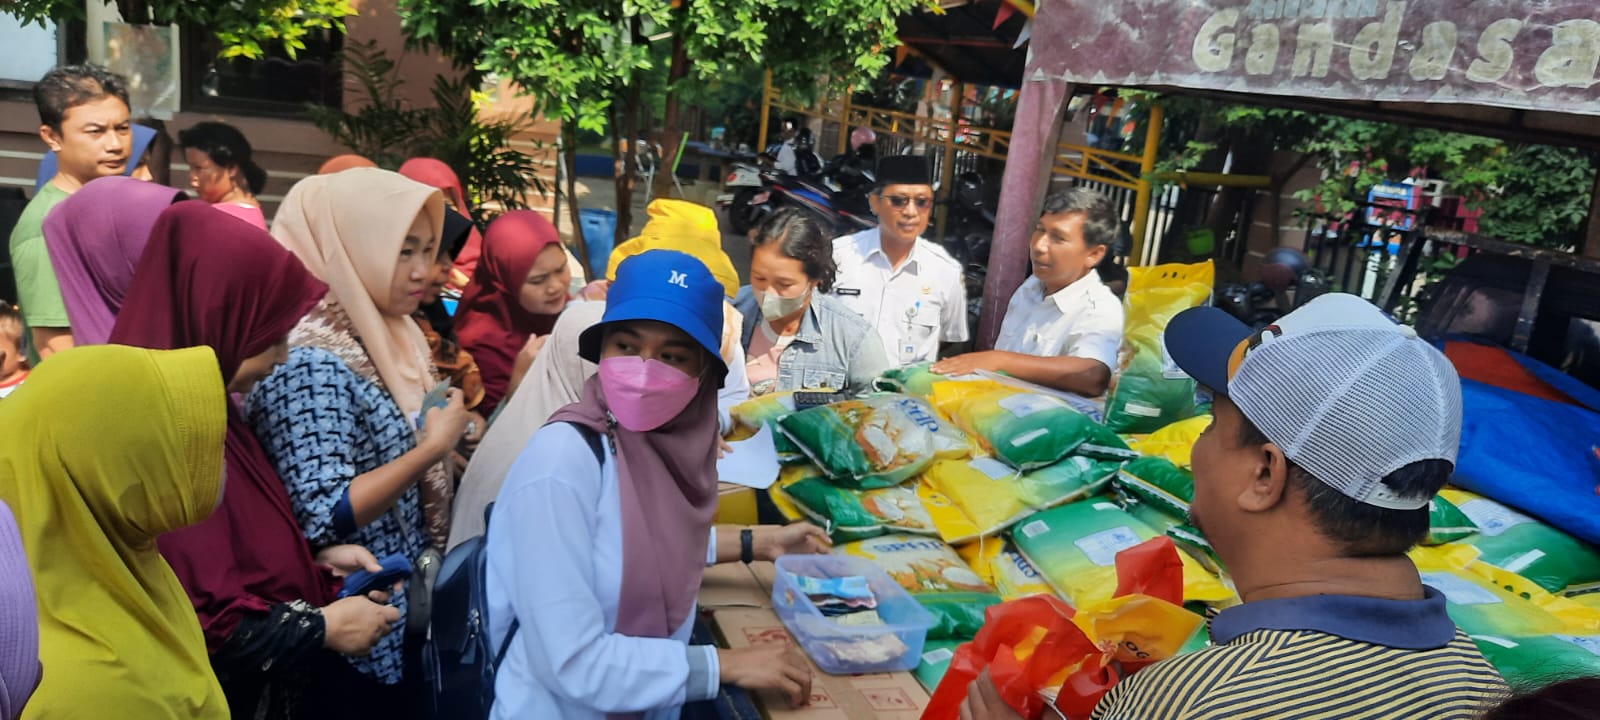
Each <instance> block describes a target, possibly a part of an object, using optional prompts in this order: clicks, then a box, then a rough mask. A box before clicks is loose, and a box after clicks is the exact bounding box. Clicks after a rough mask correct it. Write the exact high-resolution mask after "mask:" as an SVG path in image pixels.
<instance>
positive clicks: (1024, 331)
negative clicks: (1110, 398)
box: [994, 270, 1123, 375]
mask: <svg viewBox="0 0 1600 720" xmlns="http://www.w3.org/2000/svg"><path fill="white" fill-rule="evenodd" d="M1122 324H1123V314H1122V301H1121V300H1118V299H1117V296H1116V295H1115V294H1114V293H1112V292H1111V289H1110V288H1107V287H1106V285H1105V283H1103V282H1101V281H1100V273H1098V272H1095V271H1094V270H1090V271H1089V274H1088V275H1085V276H1083V277H1082V278H1079V279H1078V281H1077V282H1075V283H1073V284H1071V285H1068V286H1066V287H1064V288H1062V289H1060V290H1058V291H1056V293H1055V294H1053V295H1048V296H1047V295H1045V294H1044V283H1042V282H1039V278H1037V277H1031V276H1030V277H1029V278H1028V279H1027V280H1026V281H1025V282H1023V283H1022V287H1019V288H1017V291H1016V292H1015V293H1013V294H1012V295H1011V304H1010V305H1008V306H1006V319H1005V321H1004V322H1002V323H1001V324H1000V337H998V338H996V339H995V344H994V349H996V350H1004V351H1006V352H1014V353H1022V354H1024V355H1037V356H1039V357H1062V356H1067V357H1080V358H1088V359H1090V360H1099V361H1100V362H1101V363H1104V364H1105V366H1106V368H1108V369H1110V370H1111V373H1112V374H1113V375H1115V374H1116V372H1117V352H1118V351H1119V350H1120V348H1121V347H1122Z"/></svg>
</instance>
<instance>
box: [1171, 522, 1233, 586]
mask: <svg viewBox="0 0 1600 720" xmlns="http://www.w3.org/2000/svg"><path fill="white" fill-rule="evenodd" d="M1167 537H1169V538H1172V544H1174V545H1177V546H1178V549H1179V550H1182V551H1184V552H1186V553H1189V557H1192V558H1194V559H1195V560H1196V561H1198V562H1199V563H1200V566H1201V567H1203V568H1205V569H1206V570H1207V571H1209V572H1211V573H1213V574H1216V575H1221V574H1223V573H1224V572H1226V570H1227V568H1226V567H1225V566H1224V565H1223V564H1222V558H1221V557H1219V556H1218V555H1217V549H1216V548H1214V547H1211V541H1210V540H1207V539H1206V536H1205V533H1202V532H1200V529H1199V528H1196V527H1195V526H1193V525H1186V524H1180V525H1173V526H1171V527H1169V528H1167Z"/></svg>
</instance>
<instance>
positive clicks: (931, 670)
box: [913, 640, 965, 693]
mask: <svg viewBox="0 0 1600 720" xmlns="http://www.w3.org/2000/svg"><path fill="white" fill-rule="evenodd" d="M963 642H965V641H963V640H929V641H927V642H925V643H923V645H922V662H919V663H917V669H916V670H914V671H913V673H914V674H915V675H916V676H917V683H918V684H920V685H922V689H924V690H927V691H928V692H929V693H932V692H933V691H934V690H936V689H938V687H939V681H940V680H943V679H944V674H945V673H946V672H949V671H950V661H951V660H954V659H955V657H956V648H959V647H961V644H962V643H963Z"/></svg>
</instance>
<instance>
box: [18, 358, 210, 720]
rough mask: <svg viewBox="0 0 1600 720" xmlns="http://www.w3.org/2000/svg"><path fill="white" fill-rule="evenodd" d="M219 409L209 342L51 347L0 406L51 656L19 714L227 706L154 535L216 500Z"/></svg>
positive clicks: (123, 714) (155, 715)
mask: <svg viewBox="0 0 1600 720" xmlns="http://www.w3.org/2000/svg"><path fill="white" fill-rule="evenodd" d="M108 369H111V370H108ZM227 408H228V403H227V395H226V394H225V391H224V390H223V385H222V371H221V369H220V368H219V367H218V365H217V358H216V355H215V354H213V353H212V351H211V349H210V348H191V349H188V350H171V351H153V350H140V349H134V348H128V347H121V346H116V345H102V346H97V347H83V348H78V349H75V350H69V351H67V352H64V353H61V354H60V355H57V356H55V357H52V358H51V359H50V362H48V363H45V364H43V365H41V366H40V367H39V369H38V370H35V371H33V375H31V376H30V377H29V378H28V382H27V384H26V385H24V386H23V387H22V388H21V389H19V390H17V391H16V392H15V393H13V394H12V395H11V396H10V397H8V398H6V400H5V402H4V403H3V404H0V427H4V428H5V429H6V430H5V432H4V433H0V500H3V501H4V502H5V503H6V504H7V505H10V506H11V508H12V509H13V510H14V512H15V514H16V519H17V526H18V529H19V530H20V531H21V535H22V544H23V547H25V548H26V549H27V554H28V563H29V565H30V566H31V567H32V569H33V577H34V582H35V589H36V592H37V596H38V603H39V614H38V622H39V660H40V662H42V663H43V665H44V677H43V682H42V683H40V685H39V689H38V691H37V692H36V693H34V695H33V698H32V699H31V700H29V701H28V704H27V708H26V709H25V711H24V717H27V718H30V719H38V720H47V719H49V718H141V719H145V720H151V719H156V720H158V719H161V718H173V719H176V718H219V719H225V718H227V717H228V701H227V699H226V698H224V697H223V694H222V687H221V685H219V684H218V683H217V678H216V675H214V674H213V673H212V670H211V662H210V659H209V658H208V657H207V655H206V640H205V636H204V635H203V634H202V633H201V631H200V622H199V620H197V619H196V618H195V614H194V608H193V607H192V606H191V605H190V604H189V596H188V595H186V594H184V591H183V586H182V585H180V584H179V583H178V578H177V577H176V576H175V575H173V573H172V569H171V568H170V567H168V566H167V563H166V561H165V560H163V559H162V558H161V553H160V552H159V551H158V550H157V549H156V542H155V541H156V538H157V537H158V536H160V535H161V534H163V533H167V532H171V531H173V530H177V529H180V528H184V527H188V526H190V525H194V524H195V523H198V522H200V521H201V520H204V519H206V517H207V516H209V515H210V514H211V512H212V510H214V509H215V508H216V507H217V503H218V502H219V501H220V500H221V499H222V486H223V477H222V440H223V431H224V428H225V426H226V424H227Z"/></svg>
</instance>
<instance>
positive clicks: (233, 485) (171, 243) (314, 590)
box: [111, 202, 399, 718]
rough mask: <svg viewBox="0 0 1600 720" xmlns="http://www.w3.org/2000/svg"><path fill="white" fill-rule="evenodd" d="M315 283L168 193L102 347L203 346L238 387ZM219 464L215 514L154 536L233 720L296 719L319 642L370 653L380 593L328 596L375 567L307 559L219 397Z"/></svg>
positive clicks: (275, 483) (360, 561)
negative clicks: (224, 425) (222, 439)
mask: <svg viewBox="0 0 1600 720" xmlns="http://www.w3.org/2000/svg"><path fill="white" fill-rule="evenodd" d="M327 291H328V286H327V285H325V284H323V282H322V281H321V280H318V279H317V278H316V277H315V276H313V275H312V274H311V273H310V272H309V271H308V270H306V268H305V266H304V265H302V264H301V263H300V260H299V259H298V258H296V257H295V256H294V255H293V254H292V253H290V252H289V251H288V250H287V249H285V248H284V247H283V246H282V245H280V244H279V243H278V242H277V241H276V240H274V239H273V238H272V236H271V235H268V234H267V233H266V232H265V231H263V230H261V229H259V228H256V227H254V226H252V225H250V224H248V223H244V222H240V221H239V220H238V219H236V218H233V217H229V216H228V215H225V214H223V213H219V212H216V211H215V210H214V209H212V208H211V207H210V206H208V205H206V204H205V203H203V202H181V203H178V204H176V205H174V206H172V207H171V208H168V209H167V210H166V211H164V212H162V213H161V215H160V217H159V218H158V219H157V221H156V224H155V230H154V231H153V232H152V234H151V237H150V243H149V245H148V246H147V247H146V249H145V252H144V255H143V257H142V258H141V259H140V261H139V265H138V268H137V269H136V270H135V273H134V279H133V284H132V285H131V286H130V287H129V289H128V295H127V301H126V303H125V307H126V308H128V309H129V312H124V313H122V314H121V315H120V316H119V317H118V319H117V323H116V326H115V327H114V328H113V329H112V332H111V342H113V343H117V344H123V345H135V346H139V347H146V348H154V349H172V348H186V347H195V346H200V345H207V346H210V347H211V348H212V349H213V350H215V351H216V354H217V360H218V361H219V363H220V365H221V367H222V374H223V380H224V381H225V382H226V383H227V386H228V390H229V392H230V393H234V394H243V393H247V392H249V390H250V387H251V386H252V385H254V384H255V383H256V382H257V381H258V380H260V379H262V378H264V377H266V376H267V375H268V374H270V373H271V372H272V369H273V368H274V367H275V366H276V365H277V364H278V363H279V362H281V361H282V359H283V358H284V356H285V355H286V354H287V340H288V335H289V330H290V328H292V327H294V324H295V323H296V322H297V321H299V319H300V318H301V316H303V315H305V313H306V312H307V311H308V310H309V309H310V308H311V307H312V306H313V305H315V304H316V303H317V301H319V300H321V299H322V298H323V296H324V295H326V294H327ZM135 310H136V312H135ZM225 460H226V470H227V471H226V475H225V478H226V479H225V483H226V485H225V487H226V490H225V492H224V493H223V496H222V503H221V505H220V506H219V507H218V508H217V511H216V512H215V513H213V514H212V515H211V517H210V518H209V519H207V520H206V521H205V522H202V523H200V524H199V525H194V526H192V527H188V528H185V529H183V530H179V531H177V532H173V533H168V534H166V535H163V536H162V537H161V539H160V540H159V541H158V545H159V546H160V548H161V554H162V555H163V556H164V557H166V559H167V562H168V563H169V564H170V565H171V566H172V569H173V571H174V572H175V573H176V574H177V576H178V580H179V581H180V582H182V583H183V587H184V589H185V590H186V591H187V592H188V594H189V598H190V600H191V601H193V603H194V607H195V612H196V613H197V614H198V615H199V616H200V625H201V627H202V629H203V630H204V631H205V636H206V645H207V648H208V649H209V650H210V652H211V663H212V668H213V669H214V670H216V673H217V677H218V679H219V680H221V681H222V687H223V689H224V691H226V693H227V696H228V705H229V708H230V710H231V711H232V714H233V716H234V717H244V718H249V717H257V718H259V717H270V718H293V717H301V716H304V714H305V713H304V712H303V711H302V709H301V708H299V707H296V706H297V705H298V704H299V702H298V701H299V699H300V698H301V697H303V696H304V695H306V689H307V685H308V683H309V682H310V681H311V680H312V675H313V673H312V671H311V670H310V668H309V667H308V666H309V665H314V664H315V663H307V662H306V660H312V659H315V657H316V656H317V655H319V654H320V653H321V651H322V650H323V649H324V648H326V649H327V650H331V651H334V652H337V653H343V654H349V655H363V654H366V653H367V652H370V651H371V649H372V646H373V644H374V643H376V642H377V641H378V639H380V638H382V637H383V636H384V635H386V634H388V632H389V630H390V628H391V627H392V623H394V622H395V621H397V620H399V612H398V611H397V610H395V609H394V608H392V607H389V606H387V605H385V604H381V603H379V602H374V601H373V599H384V600H386V598H377V597H375V598H373V599H369V598H367V597H360V596H357V597H352V598H346V599H343V600H335V599H334V598H335V596H336V594H337V591H338V587H339V583H340V581H339V579H338V577H342V576H344V575H347V574H349V573H351V572H354V571H356V570H359V569H363V568H364V569H369V570H376V569H379V566H378V565H377V562H376V560H375V559H374V558H373V557H372V554H371V553H370V552H367V551H366V549H365V548H362V547H360V546H356V545H340V546H334V547H330V548H323V549H321V551H320V552H318V553H316V555H315V556H313V554H312V548H311V547H310V546H309V545H308V544H307V543H306V540H305V536H304V535H303V534H302V533H301V529H300V526H299V524H298V523H297V522H296V520H295V516H294V513H293V512H292V510H291V509H290V505H289V496H288V494H287V492H286V491H285V489H284V485H283V481H282V480H281V479H279V477H278V473H277V471H275V470H274V469H273V465H272V463H271V461H269V460H268V459H267V456H266V453H265V451H264V450H263V449H262V447H261V444H260V443H259V442H258V441H257V440H256V437H255V435H254V434H253V433H252V431H251V430H250V426H249V425H248V424H247V423H246V422H245V421H244V419H243V416H242V414H241V413H240V412H239V409H238V408H237V407H236V406H234V405H233V404H232V401H230V405H229V407H228V431H227V440H226V443H225Z"/></svg>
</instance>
